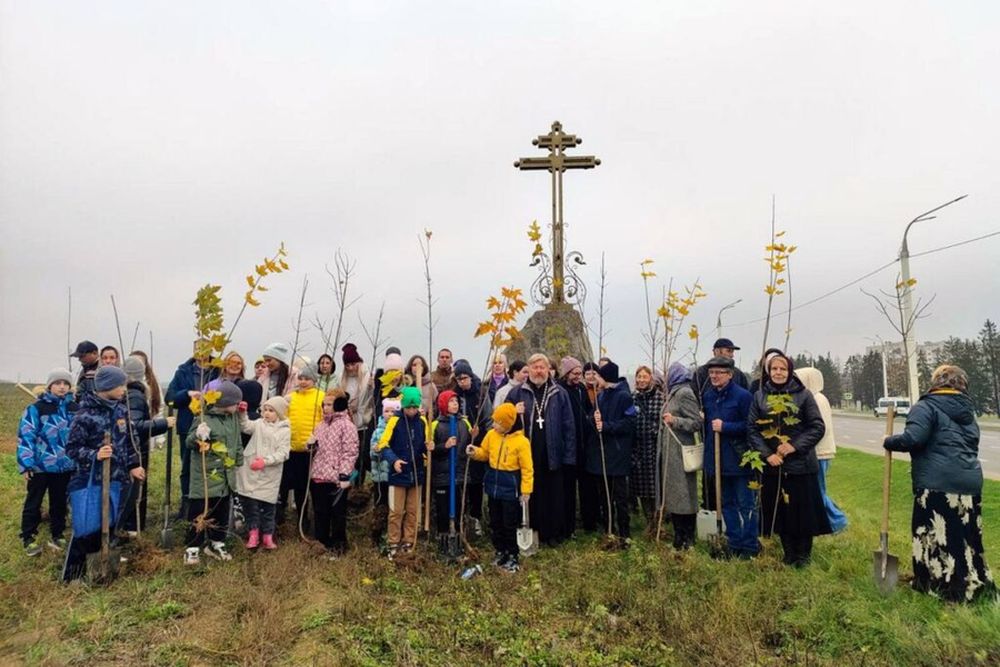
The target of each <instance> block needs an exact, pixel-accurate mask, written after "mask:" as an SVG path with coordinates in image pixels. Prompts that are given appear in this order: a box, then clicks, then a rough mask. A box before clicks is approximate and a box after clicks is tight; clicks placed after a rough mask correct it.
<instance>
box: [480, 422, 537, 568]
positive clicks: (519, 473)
mask: <svg viewBox="0 0 1000 667" xmlns="http://www.w3.org/2000/svg"><path fill="white" fill-rule="evenodd" d="M516 422H517V408H515V407H514V405H513V404H511V403H503V404H502V405H500V406H499V407H498V408H497V409H496V410H494V411H493V428H492V429H490V431H489V432H488V433H487V434H486V437H485V438H483V443H482V445H481V446H479V447H475V446H473V445H469V446H468V447H467V448H466V450H465V451H466V454H468V456H469V458H470V459H473V460H475V461H486V462H488V463H489V468H488V469H487V470H486V478H485V481H484V485H485V487H486V493H487V495H489V497H490V506H489V507H490V533H491V536H492V539H493V547H494V548H495V549H496V558H495V559H494V561H493V562H494V564H496V565H497V566H498V567H500V568H502V569H503V570H504V571H506V572H511V573H513V572H517V571H518V570H519V569H520V566H519V565H518V548H517V537H516V535H517V527H518V525H520V523H521V513H522V512H521V506H522V504H524V503H527V502H528V499H529V498H530V496H531V492H532V490H533V489H534V467H533V465H532V462H531V443H530V442H528V439H527V438H526V437H524V433H523V432H522V431H520V430H513V429H514V425H515V423H516Z"/></svg>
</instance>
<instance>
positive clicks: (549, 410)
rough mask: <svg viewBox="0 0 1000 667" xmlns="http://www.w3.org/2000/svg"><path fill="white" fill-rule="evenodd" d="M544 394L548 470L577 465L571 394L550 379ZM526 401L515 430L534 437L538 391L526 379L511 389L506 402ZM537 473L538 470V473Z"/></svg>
mask: <svg viewBox="0 0 1000 667" xmlns="http://www.w3.org/2000/svg"><path fill="white" fill-rule="evenodd" d="M545 391H546V393H545V395H546V396H548V398H547V399H546V401H547V402H546V403H545V414H544V415H543V418H544V420H545V422H544V423H545V448H546V451H547V453H548V464H549V470H559V469H560V468H561V467H562V466H564V465H570V466H571V465H576V424H575V423H574V419H573V406H571V405H570V402H569V394H568V393H566V390H565V389H563V388H562V387H561V386H559V385H558V384H556V383H555V382H550V383H549V384H548V387H547V389H546V390H545ZM521 401H524V414H523V415H519V416H518V422H519V424H518V425H517V426H516V427H515V430H523V431H524V435H525V437H527V438H528V440H529V441H530V440H531V431H532V422H533V420H534V419H535V415H534V405H535V394H534V392H533V391H532V389H531V382H530V381H527V382H524V383H523V384H520V385H518V386H516V387H514V388H513V389H511V390H510V393H509V394H507V403H513V404H514V405H517V404H518V403H520V402H521ZM536 474H537V472H536Z"/></svg>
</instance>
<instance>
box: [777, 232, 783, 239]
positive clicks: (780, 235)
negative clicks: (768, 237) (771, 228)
mask: <svg viewBox="0 0 1000 667" xmlns="http://www.w3.org/2000/svg"><path fill="white" fill-rule="evenodd" d="M784 235H785V232H778V233H777V234H775V235H774V238H776V239H780V238H781V237H782V236H784Z"/></svg>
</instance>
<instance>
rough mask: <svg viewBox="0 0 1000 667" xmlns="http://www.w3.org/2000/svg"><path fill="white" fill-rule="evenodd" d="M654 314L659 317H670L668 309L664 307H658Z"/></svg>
mask: <svg viewBox="0 0 1000 667" xmlns="http://www.w3.org/2000/svg"><path fill="white" fill-rule="evenodd" d="M656 314H657V315H659V316H660V317H670V309H669V308H667V307H666V306H660V307H659V308H657V309H656Z"/></svg>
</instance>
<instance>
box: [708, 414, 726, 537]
mask: <svg viewBox="0 0 1000 667" xmlns="http://www.w3.org/2000/svg"><path fill="white" fill-rule="evenodd" d="M714 435H715V475H713V477H714V478H715V532H714V533H712V534H710V535H709V536H708V548H709V550H710V551H711V552H712V554H713V555H716V556H721V555H725V554H726V552H728V551H729V544H728V542H727V541H726V536H725V535H724V534H723V532H722V460H721V456H722V434H720V433H719V432H718V431H716V432H715V433H714Z"/></svg>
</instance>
